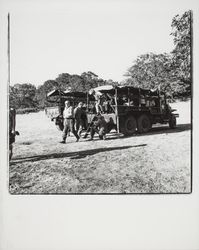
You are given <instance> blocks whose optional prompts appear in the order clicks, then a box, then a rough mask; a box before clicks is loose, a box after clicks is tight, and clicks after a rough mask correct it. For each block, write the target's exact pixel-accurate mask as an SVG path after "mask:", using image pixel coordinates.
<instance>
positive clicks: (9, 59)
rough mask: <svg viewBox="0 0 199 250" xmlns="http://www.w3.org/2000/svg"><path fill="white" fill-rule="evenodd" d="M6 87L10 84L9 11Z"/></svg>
mask: <svg viewBox="0 0 199 250" xmlns="http://www.w3.org/2000/svg"><path fill="white" fill-rule="evenodd" d="M7 49H8V51H7V53H8V87H9V86H10V13H8V48H7Z"/></svg>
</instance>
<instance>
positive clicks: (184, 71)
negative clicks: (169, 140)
mask: <svg viewBox="0 0 199 250" xmlns="http://www.w3.org/2000/svg"><path fill="white" fill-rule="evenodd" d="M191 15H192V13H191V11H187V12H185V13H184V14H183V15H181V16H179V15H176V16H175V17H174V18H173V19H172V22H171V27H172V33H171V35H172V36H173V40H174V49H173V51H172V52H171V53H164V54H154V53H147V54H143V55H140V56H138V57H137V59H136V60H135V61H134V63H133V65H132V66H131V67H130V68H129V69H128V70H127V73H126V74H125V76H127V78H126V80H125V81H123V82H122V83H120V84H126V85H133V86H135V87H141V88H146V89H154V88H158V89H160V90H162V91H165V92H166V93H167V95H169V96H171V97H172V98H179V97H190V95H191V84H192V78H191V42H192V41H191V38H192V36H191V21H192V18H191ZM105 84H112V85H118V82H114V81H113V80H111V79H110V80H108V81H106V80H103V79H100V78H99V77H98V76H97V75H96V74H95V73H93V72H91V71H88V72H84V73H82V74H81V75H77V74H74V75H70V74H69V73H62V74H59V75H58V77H57V78H56V79H54V80H47V81H45V82H44V83H43V84H42V85H40V86H38V88H36V87H35V86H34V85H32V84H30V83H25V84H15V85H14V86H10V93H9V95H10V96H9V97H10V98H9V102H10V106H11V107H15V108H16V109H23V108H44V107H45V106H46V105H48V106H53V104H52V103H49V102H47V100H46V95H47V93H48V92H50V91H52V90H54V89H60V90H63V91H65V90H72V91H83V92H86V91H88V90H90V89H91V88H94V87H97V86H101V85H105Z"/></svg>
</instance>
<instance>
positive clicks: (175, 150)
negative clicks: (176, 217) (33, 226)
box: [10, 102, 191, 194]
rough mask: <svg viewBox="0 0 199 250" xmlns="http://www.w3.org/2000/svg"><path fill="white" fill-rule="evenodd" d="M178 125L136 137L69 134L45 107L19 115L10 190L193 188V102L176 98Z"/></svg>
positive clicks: (164, 190)
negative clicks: (87, 137) (77, 139)
mask: <svg viewBox="0 0 199 250" xmlns="http://www.w3.org/2000/svg"><path fill="white" fill-rule="evenodd" d="M173 106H177V109H178V111H179V113H180V118H179V119H178V124H179V125H178V127H177V129H175V130H170V129H168V126H164V127H163V126H161V127H156V128H154V129H153V131H152V132H150V133H148V134H145V135H135V136H132V137H126V138H124V137H122V136H119V137H118V136H117V135H116V134H114V133H112V134H110V135H109V136H107V140H105V141H100V140H98V138H97V137H96V138H95V140H94V141H92V142H91V141H88V140H84V139H81V140H80V142H79V143H76V142H75V138H74V137H73V136H71V137H69V138H68V140H67V144H65V145H64V144H60V143H59V141H60V140H61V132H60V131H58V130H57V129H56V127H55V125H54V123H53V122H51V121H50V120H49V119H48V118H47V117H46V116H45V114H44V112H39V113H33V114H25V115H17V130H18V131H20V136H19V137H17V138H16V143H15V145H14V155H13V159H12V161H11V162H10V192H11V193H13V194H24V193H26V194H28V193H31V194H33V193H34V194H35V193H36V194H41V193H46V194H47V193H189V192H190V190H191V184H190V180H191V175H190V173H191V163H190V157H191V155H190V154H191V151H190V146H191V145H190V133H191V131H190V115H189V112H190V103H189V102H185V103H175V104H173Z"/></svg>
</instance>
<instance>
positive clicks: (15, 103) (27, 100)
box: [9, 83, 37, 109]
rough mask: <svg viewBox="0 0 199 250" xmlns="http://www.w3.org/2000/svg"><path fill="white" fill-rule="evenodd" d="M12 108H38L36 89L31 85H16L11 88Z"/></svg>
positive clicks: (10, 100)
mask: <svg viewBox="0 0 199 250" xmlns="http://www.w3.org/2000/svg"><path fill="white" fill-rule="evenodd" d="M9 94H10V99H9V102H10V107H14V108H17V109H18V108H32V107H36V106H37V103H36V101H35V94H36V87H35V86H34V85H32V84H29V83H24V84H15V85H14V86H13V87H10V93H9Z"/></svg>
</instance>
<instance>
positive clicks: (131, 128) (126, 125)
mask: <svg viewBox="0 0 199 250" xmlns="http://www.w3.org/2000/svg"><path fill="white" fill-rule="evenodd" d="M136 128H137V122H136V119H135V118H134V117H133V116H127V117H124V122H123V123H122V124H121V132H122V133H123V134H124V135H132V134H133V133H135V131H136Z"/></svg>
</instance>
